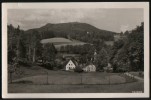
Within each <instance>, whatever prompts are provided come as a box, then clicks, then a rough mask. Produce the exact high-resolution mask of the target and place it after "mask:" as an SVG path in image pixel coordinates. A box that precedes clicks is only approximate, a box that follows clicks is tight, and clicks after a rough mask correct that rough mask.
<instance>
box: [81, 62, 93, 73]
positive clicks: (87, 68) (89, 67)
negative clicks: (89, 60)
mask: <svg viewBox="0 0 151 100" xmlns="http://www.w3.org/2000/svg"><path fill="white" fill-rule="evenodd" d="M82 69H83V71H84V72H96V67H95V65H93V64H89V65H87V66H85V67H83V68H82Z"/></svg>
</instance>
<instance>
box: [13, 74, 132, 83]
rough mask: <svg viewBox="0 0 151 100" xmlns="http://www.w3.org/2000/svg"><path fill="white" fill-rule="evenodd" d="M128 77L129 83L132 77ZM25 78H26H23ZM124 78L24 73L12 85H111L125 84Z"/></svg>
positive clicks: (105, 75)
mask: <svg viewBox="0 0 151 100" xmlns="http://www.w3.org/2000/svg"><path fill="white" fill-rule="evenodd" d="M125 75H128V76H129V77H130V79H131V81H132V80H133V79H134V76H130V75H129V74H126V73H125ZM25 76H26V77H25ZM11 77H12V76H11ZM126 82H127V81H126V80H125V78H124V77H121V76H119V75H114V74H111V73H102V74H95V73H75V72H63V71H62V72H58V73H57V71H56V72H55V71H52V72H47V71H43V72H37V73H36V72H33V73H32V74H31V73H30V74H29V75H28V74H27V73H26V74H25V75H23V76H20V77H19V78H16V79H15V78H14V79H13V80H12V83H17V84H18V83H19V84H25V83H26V84H35V85H111V84H122V83H126Z"/></svg>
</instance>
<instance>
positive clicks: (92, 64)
mask: <svg viewBox="0 0 151 100" xmlns="http://www.w3.org/2000/svg"><path fill="white" fill-rule="evenodd" d="M88 66H92V67H95V65H93V64H88V65H86V66H84V67H83V68H86V67H88Z"/></svg>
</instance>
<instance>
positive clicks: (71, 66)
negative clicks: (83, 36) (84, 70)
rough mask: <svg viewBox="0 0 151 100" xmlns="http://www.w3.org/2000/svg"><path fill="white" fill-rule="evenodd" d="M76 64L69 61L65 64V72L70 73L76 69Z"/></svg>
mask: <svg viewBox="0 0 151 100" xmlns="http://www.w3.org/2000/svg"><path fill="white" fill-rule="evenodd" d="M77 65H78V63H77V62H76V61H72V60H71V59H70V60H69V61H68V62H67V63H66V64H65V70H66V71H72V70H74V69H75V68H76V66H77Z"/></svg>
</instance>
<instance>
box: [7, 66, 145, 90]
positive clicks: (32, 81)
mask: <svg viewBox="0 0 151 100" xmlns="http://www.w3.org/2000/svg"><path fill="white" fill-rule="evenodd" d="M21 70H23V71H24V72H23V74H22V75H20V76H15V75H14V76H13V79H14V80H13V83H12V84H8V92H9V93H78V92H79V93H117V92H119V93H121V92H123V93H127V92H132V91H143V84H144V83H143V82H138V81H136V80H133V79H131V78H129V77H127V76H125V75H123V74H119V73H105V72H96V73H76V72H66V71H52V70H47V69H44V68H42V67H39V66H33V67H30V68H26V67H21ZM46 72H48V81H47V74H46ZM81 77H82V81H81ZM109 79H110V80H109ZM47 83H48V84H47ZM125 83H126V84H125Z"/></svg>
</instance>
